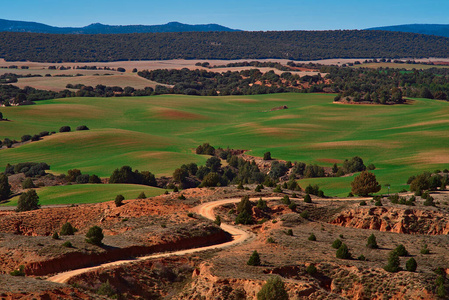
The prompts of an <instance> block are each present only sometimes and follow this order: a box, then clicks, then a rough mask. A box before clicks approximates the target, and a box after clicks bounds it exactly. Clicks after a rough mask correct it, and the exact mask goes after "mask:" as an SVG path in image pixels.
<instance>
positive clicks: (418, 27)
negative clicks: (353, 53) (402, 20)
mask: <svg viewBox="0 0 449 300" xmlns="http://www.w3.org/2000/svg"><path fill="white" fill-rule="evenodd" d="M367 30H386V31H398V32H412V33H419V34H430V35H437V36H444V37H449V25H446V24H406V25H395V26H384V27H374V28H369V29H367Z"/></svg>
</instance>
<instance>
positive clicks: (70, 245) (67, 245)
mask: <svg viewBox="0 0 449 300" xmlns="http://www.w3.org/2000/svg"><path fill="white" fill-rule="evenodd" d="M62 245H63V246H64V247H66V248H71V247H72V243H71V242H69V241H66V242H64V243H62Z"/></svg>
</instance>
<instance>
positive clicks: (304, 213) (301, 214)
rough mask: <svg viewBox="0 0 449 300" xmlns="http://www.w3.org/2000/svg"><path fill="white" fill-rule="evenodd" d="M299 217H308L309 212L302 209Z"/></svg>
mask: <svg viewBox="0 0 449 300" xmlns="http://www.w3.org/2000/svg"><path fill="white" fill-rule="evenodd" d="M299 215H300V216H301V218H304V219H308V218H309V212H308V211H307V210H304V211H302V212H301V213H300V214H299Z"/></svg>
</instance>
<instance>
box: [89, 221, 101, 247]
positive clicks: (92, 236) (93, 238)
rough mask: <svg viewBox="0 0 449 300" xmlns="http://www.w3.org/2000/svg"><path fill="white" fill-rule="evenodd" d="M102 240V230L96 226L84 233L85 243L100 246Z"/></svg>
mask: <svg viewBox="0 0 449 300" xmlns="http://www.w3.org/2000/svg"><path fill="white" fill-rule="evenodd" d="M103 238H104V235H103V230H102V229H101V228H100V227H98V226H93V227H91V228H89V231H88V232H87V233H86V242H87V243H90V244H94V245H98V246H99V245H101V244H102V242H101V241H102V240H103Z"/></svg>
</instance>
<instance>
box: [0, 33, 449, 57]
mask: <svg viewBox="0 0 449 300" xmlns="http://www.w3.org/2000/svg"><path fill="white" fill-rule="evenodd" d="M0 40H1V41H2V43H1V45H0V57H2V58H4V59H6V60H8V61H24V60H29V61H37V62H74V61H79V62H88V61H120V60H166V59H248V58H251V59H264V58H279V59H290V60H311V59H327V58H403V57H414V58H420V57H449V38H444V37H437V36H427V35H420V34H413V33H402V32H388V31H367V30H344V31H341V30H338V31H269V32H261V31H259V32H245V31H241V32H184V33H135V34H113V35H112V34H98V35H61V34H40V33H16V32H1V33H0Z"/></svg>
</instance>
